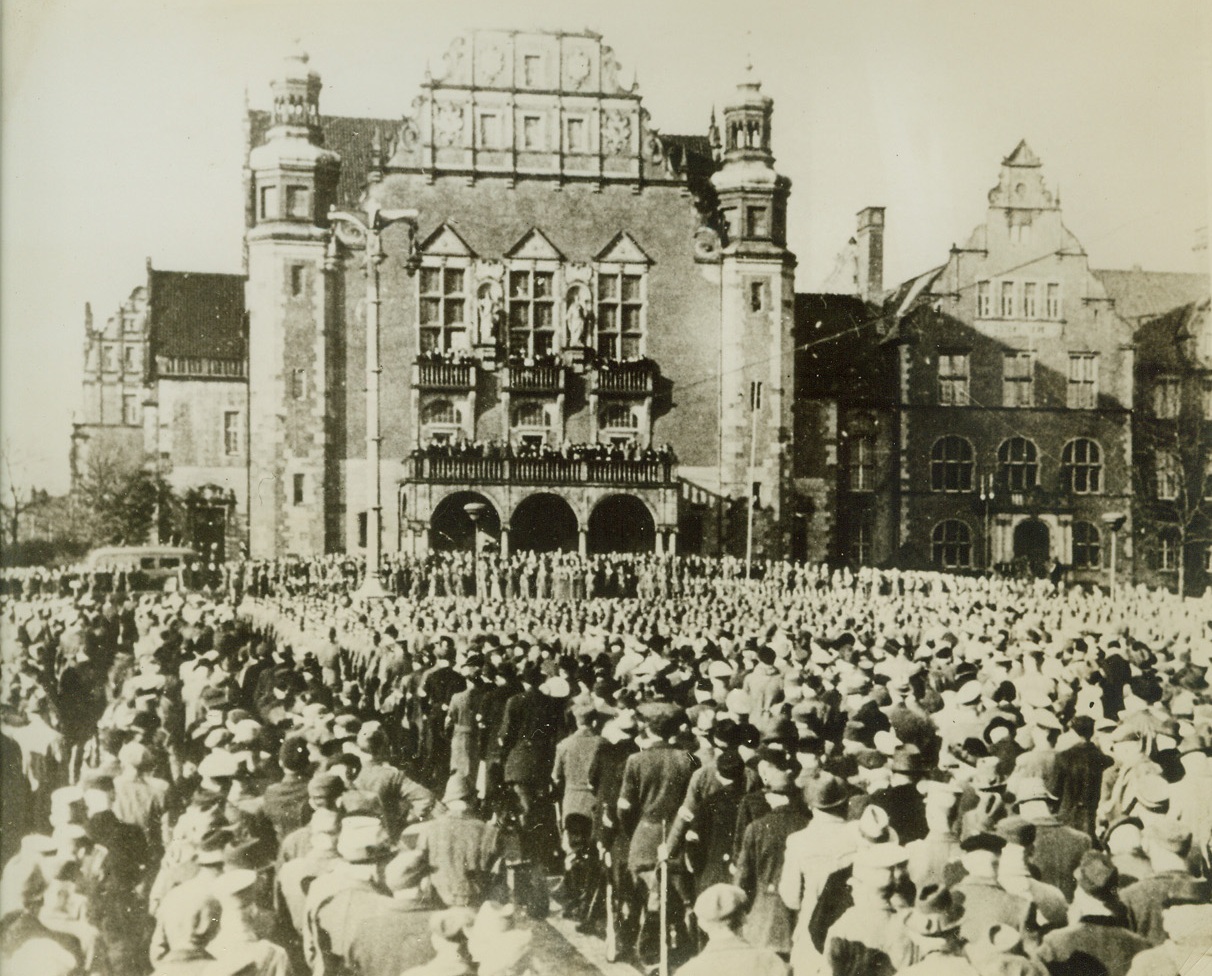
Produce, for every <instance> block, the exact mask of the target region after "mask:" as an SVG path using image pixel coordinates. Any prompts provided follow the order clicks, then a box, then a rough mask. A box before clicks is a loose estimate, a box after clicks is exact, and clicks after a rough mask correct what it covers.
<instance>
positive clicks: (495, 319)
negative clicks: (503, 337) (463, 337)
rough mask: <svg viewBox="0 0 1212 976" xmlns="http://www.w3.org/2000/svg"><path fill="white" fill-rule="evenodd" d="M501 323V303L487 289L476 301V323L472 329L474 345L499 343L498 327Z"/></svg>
mask: <svg viewBox="0 0 1212 976" xmlns="http://www.w3.org/2000/svg"><path fill="white" fill-rule="evenodd" d="M500 321H501V301H500V299H499V298H497V297H496V296H495V295H493V293H492V291H491V290H489V289H485V290H484V291H482V292H481V293H480V297H479V299H477V301H476V315H475V323H474V325H473V327H472V333H471V341H472V344H473V345H480V344H482V343H489V342H496V341H497V326H498V325H499V324H500Z"/></svg>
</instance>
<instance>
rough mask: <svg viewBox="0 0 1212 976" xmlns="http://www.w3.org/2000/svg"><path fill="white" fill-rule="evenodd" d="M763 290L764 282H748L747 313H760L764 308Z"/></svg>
mask: <svg viewBox="0 0 1212 976" xmlns="http://www.w3.org/2000/svg"><path fill="white" fill-rule="evenodd" d="M765 288H766V286H765V283H764V282H761V281H751V282H749V311H751V312H760V311H761V310H762V309H763V308H765V307H766V301H765Z"/></svg>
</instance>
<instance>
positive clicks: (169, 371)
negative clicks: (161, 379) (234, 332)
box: [156, 356, 248, 380]
mask: <svg viewBox="0 0 1212 976" xmlns="http://www.w3.org/2000/svg"><path fill="white" fill-rule="evenodd" d="M156 374H157V375H158V376H189V377H191V378H200V377H207V376H213V377H217V378H220V379H231V380H240V379H244V378H245V377H246V376H247V375H248V370H247V363H246V362H245V360H243V359H205V358H191V357H186V356H157V357H156Z"/></svg>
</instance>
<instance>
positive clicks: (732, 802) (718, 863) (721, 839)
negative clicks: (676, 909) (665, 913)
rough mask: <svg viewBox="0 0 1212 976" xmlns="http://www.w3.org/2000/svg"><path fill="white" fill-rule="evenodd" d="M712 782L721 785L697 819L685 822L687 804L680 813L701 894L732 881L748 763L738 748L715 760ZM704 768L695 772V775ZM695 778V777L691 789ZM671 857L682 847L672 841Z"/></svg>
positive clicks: (703, 806)
mask: <svg viewBox="0 0 1212 976" xmlns="http://www.w3.org/2000/svg"><path fill="white" fill-rule="evenodd" d="M712 765H713V772H712V774H711V776H712V779H713V780H715V781H716V783H717V784H718V785H717V786H716V788H715V789H714V790H713V792H712V793H711V794H710V795H709V796H708V797H707V798H706V799H705V800H703V801H702V802H701V803H699V804H698V806H697V808H696V810H695V813H694V816H693V819H691V820H689V821H685V820H684V817H685V815H686V805H685V804H684V805H683V806H682V809H681V810H680V811H679V812H678V818H679V820H680V821H682V822H684V823H685V824H686V831H685V833H684V835H683V836H684V839H685V841H686V844H687V847H688V853H689V860H690V863H691V868H692V870H693V872H694V884H695V890H696V892H698V893H699V894H701V893H702V892H703V891H705V890H706V889H707V888H709V887H711V886H712V885H714V884H721V883H724V882H730V881H731V880H732V871H731V868H732V863H733V862H732V857H733V852H734V851H735V849H736V820H737V810H738V808H739V806H740V802H741V798H742V797H743V796H744V795H745V774H746V772H747V771H746V769H745V763H744V761H743V760H742V759H741V756H740V753H738V752H737V751H736V750H735V749H726V750H724V751H723V752H722V753H720V755H719V756H717V757H715V759H714V761H713V764H712ZM701 772H702V769H701V768H700V769H698V770H696V771H695V774H694V775H695V776H697V775H698V774H699V773H701ZM693 784H694V779H693V777H692V778H691V790H693ZM670 851H671V854H672V855H674V856H676V855H677V853H678V848H677V847H676V842H675V841H672V840H671V841H670Z"/></svg>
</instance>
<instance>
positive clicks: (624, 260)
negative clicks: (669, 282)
mask: <svg viewBox="0 0 1212 976" xmlns="http://www.w3.org/2000/svg"><path fill="white" fill-rule="evenodd" d="M594 260H595V261H597V262H598V263H599V264H652V258H650V257H649V256H648V255H647V254H645V253H644V249H643V248H642V247H640V245H639V244H637V243H636V242H635V238H634V237H632V236H631V235H630V234H628V233H627V231H625V230H621V231H619V232H618V233H617V234H615V235H614V237H613V238H611V241H610V243H609V244H607V245H606V246H605V247H604V248H602V250H601V251H600V252H599V253H598V255H597V257H596V258H594Z"/></svg>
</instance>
